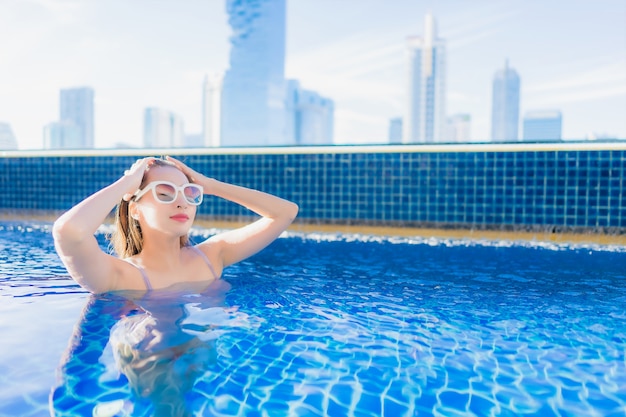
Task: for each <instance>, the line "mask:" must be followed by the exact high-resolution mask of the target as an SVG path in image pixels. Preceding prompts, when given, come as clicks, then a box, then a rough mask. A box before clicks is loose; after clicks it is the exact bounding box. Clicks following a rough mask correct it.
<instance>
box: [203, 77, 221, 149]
mask: <svg viewBox="0 0 626 417" xmlns="http://www.w3.org/2000/svg"><path fill="white" fill-rule="evenodd" d="M222 81H223V75H222V74H213V75H210V76H209V75H207V76H206V77H205V78H204V84H203V88H202V91H203V92H202V138H203V146H205V147H214V146H220V141H221V137H222V113H221V111H222Z"/></svg>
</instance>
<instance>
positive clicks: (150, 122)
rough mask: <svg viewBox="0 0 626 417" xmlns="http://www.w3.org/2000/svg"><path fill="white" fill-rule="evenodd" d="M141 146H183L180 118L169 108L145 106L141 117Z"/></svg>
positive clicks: (183, 134) (183, 136) (182, 129)
mask: <svg viewBox="0 0 626 417" xmlns="http://www.w3.org/2000/svg"><path fill="white" fill-rule="evenodd" d="M143 146H144V147H146V148H175V147H183V146H185V133H184V128H183V120H182V118H181V117H180V116H178V115H177V114H174V113H172V112H171V111H169V110H164V109H159V108H156V107H148V108H146V109H145V111H144V119H143Z"/></svg>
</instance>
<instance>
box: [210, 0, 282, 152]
mask: <svg viewBox="0 0 626 417" xmlns="http://www.w3.org/2000/svg"><path fill="white" fill-rule="evenodd" d="M285 2H286V0H226V11H227V13H228V16H229V19H228V22H229V24H230V26H231V28H232V35H231V37H230V43H231V50H230V62H229V68H228V70H227V71H226V74H225V76H224V81H223V89H222V109H221V130H222V134H221V145H222V146H245V145H248V146H250V145H252V146H254V145H283V144H290V143H292V142H293V138H289V137H288V135H287V132H286V130H287V129H286V119H287V115H286V109H285V107H286V106H285V96H286V85H285V74H284V73H285V25H286V23H285V13H286V11H285V8H286V5H285Z"/></svg>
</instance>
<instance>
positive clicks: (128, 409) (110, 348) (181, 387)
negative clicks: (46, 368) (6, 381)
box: [50, 280, 246, 417]
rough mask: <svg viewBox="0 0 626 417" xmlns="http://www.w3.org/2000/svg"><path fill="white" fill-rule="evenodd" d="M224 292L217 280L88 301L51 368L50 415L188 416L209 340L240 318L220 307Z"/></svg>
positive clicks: (210, 356)
mask: <svg viewBox="0 0 626 417" xmlns="http://www.w3.org/2000/svg"><path fill="white" fill-rule="evenodd" d="M187 286H188V285H187ZM229 288H230V285H229V284H228V283H226V282H225V281H222V280H220V281H215V282H214V283H213V284H211V286H210V287H209V288H208V289H206V290H204V291H201V292H200V293H199V292H198V289H192V290H191V291H190V290H189V288H186V290H185V292H181V291H176V290H175V289H169V290H168V291H167V292H165V291H158V292H153V293H148V294H146V295H144V296H143V297H138V294H132V293H124V294H122V293H117V294H107V295H103V296H91V298H90V299H89V301H88V303H87V305H86V306H85V309H84V312H83V315H82V317H81V320H80V321H79V323H78V324H77V326H76V328H75V330H74V335H73V337H72V340H71V341H70V346H69V348H68V350H67V355H66V356H65V357H64V359H63V360H62V363H61V366H60V368H59V372H60V375H59V382H58V384H57V386H56V387H54V388H53V390H52V393H51V396H50V409H51V410H50V411H51V414H52V415H57V416H63V415H81V416H82V415H88V416H91V415H93V416H118V415H119V416H124V415H151V416H168V417H172V416H188V415H191V411H190V407H189V405H188V404H189V398H188V397H189V395H188V394H189V393H190V392H191V390H192V388H193V386H194V384H195V383H196V381H197V380H198V379H199V378H200V377H202V375H203V374H204V373H205V372H207V371H210V370H211V366H212V365H213V364H214V363H215V362H216V358H217V351H216V346H215V344H216V338H217V337H218V335H219V334H220V332H222V331H224V329H225V328H226V327H228V326H232V325H238V324H241V323H242V320H243V321H244V322H245V321H246V320H245V315H243V314H241V313H239V312H237V311H236V309H231V308H227V307H226V306H225V300H224V298H225V295H226V292H227V291H228V289H229Z"/></svg>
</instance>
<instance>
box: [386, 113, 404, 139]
mask: <svg viewBox="0 0 626 417" xmlns="http://www.w3.org/2000/svg"><path fill="white" fill-rule="evenodd" d="M388 140H389V143H402V117H394V118H392V119H389V132H388Z"/></svg>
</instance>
